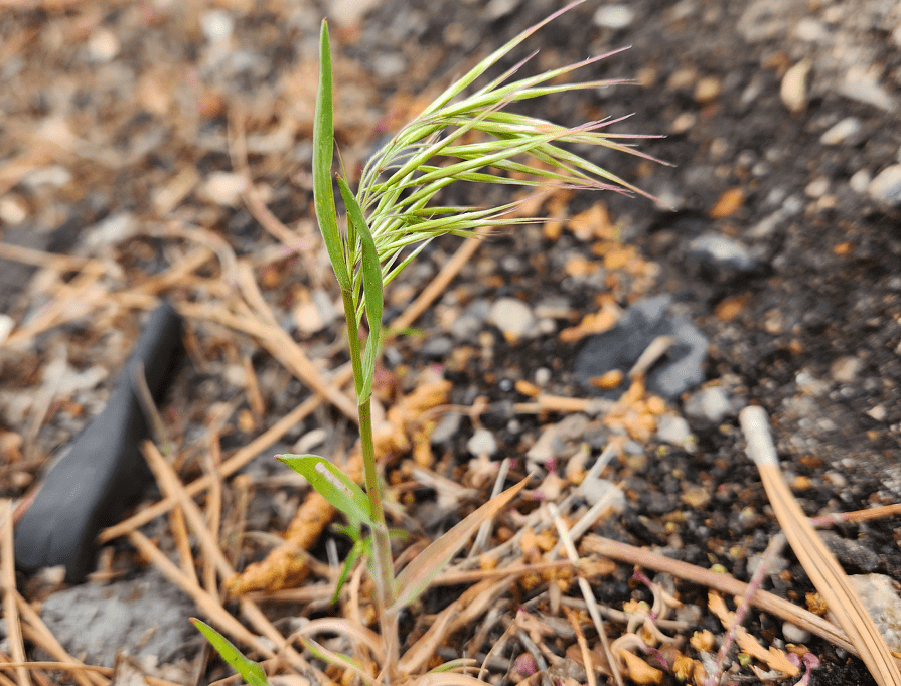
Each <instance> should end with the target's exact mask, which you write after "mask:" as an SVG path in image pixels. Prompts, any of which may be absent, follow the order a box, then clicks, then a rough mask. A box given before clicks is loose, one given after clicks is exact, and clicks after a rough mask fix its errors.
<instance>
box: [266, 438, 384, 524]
mask: <svg viewBox="0 0 901 686" xmlns="http://www.w3.org/2000/svg"><path fill="white" fill-rule="evenodd" d="M276 457H277V459H278V460H279V461H280V462H284V463H285V464H286V465H288V466H289V467H290V468H291V469H293V470H294V471H295V472H297V473H298V474H300V475H301V476H302V477H304V478H305V479H306V480H307V481H309V482H310V485H311V486H312V487H313V488H315V489H316V492H317V493H319V495H321V496H322V497H323V498H325V499H326V500H328V501H329V503H331V505H332V506H333V507H334V508H335V509H336V510H340V511H341V512H343V513H344V514H345V515H347V517H349V518H351V519H353V520H356V521H361V522H363V523H364V524H367V525H370V526H371V525H372V514H371V512H370V510H369V498H367V497H366V494H365V493H363V490H362V489H361V488H360V487H359V486H357V485H356V484H355V483H354V482H353V481H351V480H350V479H349V478H348V477H347V475H346V474H344V472H342V471H341V470H340V469H338V468H337V467H336V466H335V465H333V464H332V463H331V462H329V461H328V460H326V459H325V458H324V457H319V456H318V455H277V456H276Z"/></svg>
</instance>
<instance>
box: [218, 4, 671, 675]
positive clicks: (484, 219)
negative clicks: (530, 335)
mask: <svg viewBox="0 0 901 686" xmlns="http://www.w3.org/2000/svg"><path fill="white" fill-rule="evenodd" d="M581 1H584V0H580V2H581ZM580 2H575V3H572V4H571V5H569V6H567V7H565V8H563V9H562V10H560V11H558V12H556V13H554V14H553V15H551V16H550V17H548V18H547V19H545V20H544V21H542V22H540V23H539V24H537V25H535V26H533V27H531V28H529V29H527V30H526V31H524V32H522V33H520V34H519V35H518V36H516V37H515V38H513V39H512V40H510V41H509V42H508V43H506V44H505V45H504V46H502V47H501V48H499V49H498V50H496V51H495V52H493V53H492V54H490V55H489V56H488V57H486V58H485V59H483V60H482V61H481V62H479V63H478V64H477V65H476V66H475V67H473V68H472V69H471V70H470V71H469V72H467V73H466V74H465V75H464V76H463V77H461V78H460V79H458V80H457V81H455V82H454V83H453V84H452V85H451V86H450V87H449V88H448V89H447V90H446V91H444V93H442V94H441V95H440V96H439V97H438V98H437V99H436V100H435V101H434V102H433V103H432V104H431V105H429V106H428V107H427V108H426V109H425V110H424V111H423V112H422V113H421V114H420V115H419V116H417V117H416V118H415V119H414V120H413V121H412V122H410V123H409V124H407V125H406V126H405V127H403V129H401V131H400V132H399V133H398V134H397V135H396V136H395V137H394V138H393V139H392V140H391V141H390V142H389V143H388V144H387V145H386V146H385V147H384V148H382V150H380V151H379V152H378V153H376V154H375V155H374V156H373V157H372V158H371V159H370V160H369V161H368V162H367V164H366V165H365V167H364V168H363V171H362V175H361V177H360V180H359V183H358V184H357V188H356V191H355V192H354V191H353V189H352V188H351V180H350V179H349V178H348V177H347V176H346V174H344V173H341V174H338V175H337V176H333V169H332V166H333V153H334V141H333V134H334V132H333V127H332V68H331V52H330V48H329V38H328V27H327V24H326V22H325V21H323V23H322V30H321V35H320V55H319V59H320V73H319V88H318V93H317V99H316V110H315V121H314V128H313V138H314V140H313V144H314V151H313V196H314V205H315V210H316V216H317V219H318V221H319V227H320V230H321V232H322V237H323V241H324V243H325V247H326V249H327V251H328V255H329V259H330V261H331V264H332V267H333V269H334V272H335V278H336V280H337V283H338V286H339V287H340V289H341V297H342V301H343V305H344V315H345V320H346V325H347V342H348V347H349V353H350V360H351V364H352V367H353V375H354V388H355V392H356V397H357V404H358V410H359V433H360V447H361V453H362V461H363V473H364V474H363V476H364V483H363V488H361V487H360V486H358V485H357V484H356V483H354V482H353V481H352V480H351V479H350V478H348V477H347V476H346V475H345V474H343V473H342V472H341V471H340V470H339V469H338V468H337V467H335V466H334V465H333V464H332V463H331V462H329V461H328V460H327V459H325V458H323V457H319V456H315V455H281V456H279V459H280V460H281V461H283V462H284V463H285V464H287V465H288V466H290V467H292V468H293V469H294V470H296V471H297V472H299V473H300V474H302V475H303V476H304V477H306V478H307V480H308V481H309V482H310V484H311V485H312V486H313V488H315V489H316V490H317V491H318V492H319V493H321V494H322V495H323V496H324V497H325V498H326V499H327V500H328V501H329V502H330V503H331V504H332V505H333V506H334V507H335V508H336V509H338V510H340V511H341V512H342V513H343V514H344V515H345V516H346V517H347V518H348V521H349V522H350V524H351V528H352V529H355V530H357V531H359V530H360V528H361V525H362V526H363V527H365V528H367V529H368V530H369V532H370V537H369V538H367V539H365V541H361V540H360V539H356V540H355V541H354V543H355V545H354V553H355V556H357V555H359V554H362V556H363V557H364V558H366V561H367V564H368V567H369V570H370V573H371V575H372V578H373V580H374V584H375V589H376V591H375V593H376V598H375V600H376V606H377V608H378V610H379V613H380V625H381V636H380V637H379V640H380V642H381V643H380V649H378V650H374V649H373V642H372V636H371V635H370V634H371V632H369V633H365V632H368V629H365V627H351V626H350V625H349V622H348V623H347V626H344V625H341V624H340V622H342V621H344V620H330V621H329V622H328V623H327V625H325V626H324V630H326V631H329V632H334V631H336V630H338V629H337V627H343V628H342V629H341V630H343V631H345V632H346V633H347V635H348V636H350V637H351V638H353V639H355V640H358V641H363V642H366V645H367V647H368V648H369V650H370V652H372V653H374V654H378V655H380V656H381V660H382V662H383V664H382V670H383V671H382V674H381V675H380V676H379V678H378V679H375V680H373V679H372V677H371V676H368V675H366V674H365V672H364V671H363V670H362V669H360V668H359V665H357V664H356V663H354V662H353V660H351V659H349V658H347V657H344V656H338V655H334V654H330V653H329V652H328V651H327V650H325V648H323V647H322V646H321V645H318V644H316V643H315V642H313V641H312V640H310V639H305V640H304V642H305V645H306V646H307V648H308V649H310V650H311V652H312V654H314V655H316V656H318V657H322V658H325V659H328V660H330V661H333V662H338V663H340V664H342V665H344V666H349V667H351V668H352V669H353V670H354V671H355V673H357V674H358V675H360V676H361V678H363V680H364V681H366V682H367V683H391V682H393V681H396V680H397V679H398V678H399V677H401V676H405V677H407V678H409V677H410V676H412V675H411V674H409V673H408V674H406V675H401V674H400V671H403V667H404V666H405V665H409V664H410V660H406V659H405V658H406V657H407V656H409V655H410V653H407V656H405V658H401V657H400V655H399V647H400V646H399V637H398V623H397V619H398V614H399V612H400V611H401V610H402V609H403V608H405V607H407V606H408V605H410V604H411V603H412V602H413V601H415V600H416V599H417V598H419V597H420V595H421V594H422V593H423V592H424V591H425V590H426V589H427V588H428V586H429V584H430V583H431V582H432V581H433V580H434V578H435V576H436V575H437V574H438V573H439V572H440V571H441V569H442V568H443V567H444V566H445V565H446V564H447V563H448V562H449V561H450V560H451V559H452V558H453V557H454V555H456V554H457V552H458V551H459V550H460V549H461V548H462V547H463V546H464V545H465V544H466V542H467V541H468V540H469V538H470V537H471V536H472V535H473V534H474V533H475V532H476V530H477V529H478V528H479V527H480V526H481V525H482V524H483V523H484V522H486V521H488V520H489V519H491V518H492V517H493V516H494V515H495V514H497V513H498V512H499V511H500V510H501V509H503V508H504V507H506V506H507V504H509V502H510V501H511V500H512V499H513V497H514V496H515V495H516V494H517V493H518V492H519V491H520V490H521V489H522V488H523V486H524V485H525V481H523V482H520V483H519V484H517V485H516V486H514V487H512V488H510V489H508V490H507V491H505V492H504V493H501V494H500V495H499V496H497V497H496V498H493V499H492V500H490V501H489V502H487V503H485V504H484V505H482V506H481V507H480V508H478V509H477V510H476V511H475V512H473V513H472V514H470V515H469V516H468V517H466V518H465V519H464V520H463V521H461V522H460V523H459V524H458V525H457V526H455V527H454V528H452V529H451V530H450V531H448V532H447V533H446V534H444V535H443V536H442V537H441V538H439V539H438V540H436V541H435V542H433V543H432V544H431V545H430V546H429V547H427V548H426V549H425V550H424V551H423V552H421V553H419V554H418V555H417V556H416V557H415V558H414V559H413V561H412V562H410V563H409V564H408V565H407V566H406V567H405V568H404V569H403V570H401V571H400V573H398V574H395V571H394V559H393V557H392V553H391V544H390V540H391V539H390V533H389V530H388V525H387V521H386V518H385V510H384V507H383V505H382V486H381V482H380V476H379V469H378V457H379V456H378V455H376V454H375V451H374V444H373V436H372V421H371V415H370V396H371V393H372V379H373V373H374V370H375V367H376V362H377V360H378V357H379V353H380V349H381V343H382V333H383V331H382V311H383V292H384V287H385V285H387V284H388V283H390V282H391V281H393V280H394V279H395V278H396V277H397V276H398V274H400V273H401V272H402V271H403V269H404V268H405V267H406V266H407V265H409V264H410V262H411V261H412V260H413V259H415V257H416V256H417V254H419V252H420V251H421V250H422V249H423V247H424V246H425V245H426V244H427V243H428V241H430V240H432V239H434V238H436V237H438V236H443V235H445V234H453V235H457V236H468V235H471V234H472V233H474V232H475V230H477V229H479V228H481V227H485V226H493V225H505V226H507V225H515V224H525V223H534V222H538V221H541V219H540V218H537V217H522V216H519V215H518V214H517V213H515V212H514V211H515V210H516V209H517V206H518V204H519V203H521V202H523V201H522V200H520V201H513V202H509V203H506V204H502V205H498V206H494V207H454V206H447V205H442V204H440V203H439V202H436V196H438V194H439V193H440V192H441V191H442V190H443V189H444V188H446V187H447V186H449V185H450V184H453V183H455V182H458V181H462V182H467V183H476V184H478V183H491V184H508V185H515V186H526V187H533V188H535V189H536V192H537V191H538V190H540V189H546V188H549V187H550V188H570V189H589V190H614V191H618V192H622V193H639V194H642V195H647V194H646V193H644V192H643V191H641V190H640V189H638V188H636V187H635V186H633V185H631V184H629V183H627V182H626V181H624V180H623V179H621V178H619V177H618V176H615V175H614V174H611V173H610V172H608V171H607V170H605V169H602V168H601V167H599V166H597V165H595V164H593V163H592V162H590V161H588V160H587V159H585V158H584V157H582V156H580V155H579V154H577V153H575V152H573V151H572V148H574V147H575V148H579V147H584V146H602V147H605V148H609V149H612V150H616V151H620V152H625V153H629V154H632V155H639V156H641V157H645V158H647V159H652V158H649V157H647V156H646V155H644V154H642V153H640V152H638V151H636V150H635V149H633V147H632V145H631V144H630V143H629V142H628V141H630V140H633V139H637V138H647V137H648V136H641V135H634V134H620V133H610V132H607V131H606V129H607V127H609V126H610V125H612V124H615V123H617V122H619V121H621V120H620V119H615V120H611V119H605V120H601V121H594V122H589V123H587V124H583V125H581V126H576V127H572V128H568V127H564V126H559V125H556V124H553V123H550V122H547V121H543V120H541V119H537V118H535V117H530V116H525V115H520V114H515V113H512V112H509V111H508V110H507V107H508V106H510V105H513V104H515V103H519V102H522V101H525V100H530V99H533V98H539V97H544V96H550V95H555V94H558V93H566V92H569V91H575V90H594V89H598V88H603V87H607V86H610V85H613V84H619V83H625V82H626V81H623V80H616V81H611V80H603V81H598V80H595V81H581V82H579V81H575V82H565V83H560V81H561V80H562V79H564V78H566V77H567V76H568V75H569V74H570V73H571V72H573V71H575V70H576V69H578V68H582V67H587V66H589V65H591V64H593V63H594V62H596V61H598V60H601V59H603V58H605V57H608V56H609V55H611V54H614V53H608V54H607V55H601V56H598V57H593V58H590V59H586V60H584V61H582V62H577V63H575V64H571V65H568V66H565V67H561V68H558V69H552V70H549V71H546V72H543V73H541V74H538V75H537V76H530V77H526V78H521V79H518V80H511V79H512V77H513V76H514V74H515V73H516V72H517V70H518V69H519V68H520V67H521V66H522V65H523V64H524V63H525V62H526V61H528V59H530V58H526V59H524V60H522V61H521V62H519V63H518V64H516V65H515V66H513V67H512V68H510V69H508V70H507V71H506V72H504V73H502V74H501V75H500V76H497V77H496V78H494V79H492V80H491V81H489V82H488V83H487V84H485V85H484V86H482V87H481V88H479V89H478V90H476V91H475V92H473V93H471V94H469V95H465V91H466V90H467V89H469V87H470V86H471V85H472V84H473V83H474V82H475V81H476V80H477V79H478V78H479V77H480V76H482V75H483V74H484V73H485V72H486V71H487V70H488V69H489V68H490V67H491V66H492V65H494V64H495V63H497V62H498V61H499V60H500V59H501V58H503V57H504V56H505V55H507V54H508V53H509V52H510V51H511V50H512V49H513V48H514V47H515V46H517V45H518V44H519V43H521V42H522V41H523V40H525V39H526V38H528V37H529V36H530V35H532V34H533V33H534V32H535V31H537V30H538V29H539V28H541V27H542V26H544V25H545V24H546V23H548V22H549V21H551V20H553V19H554V18H556V17H557V16H559V15H560V14H562V13H563V12H566V11H567V10H568V9H571V8H572V7H573V6H575V5H577V4H580ZM532 56H534V53H533V55H532ZM655 161H656V160H655ZM333 182H334V183H335V184H336V185H337V187H338V191H339V193H340V196H341V199H342V201H343V204H344V207H345V209H346V213H347V222H346V229H345V230H344V231H342V230H341V227H339V223H338V211H337V207H336V204H335V196H334V191H333ZM648 197H650V196H648ZM364 320H365V323H366V330H367V332H368V333H367V335H366V338H365V344H364V345H363V346H362V350H361V344H360V336H359V333H358V332H359V330H360V328H361V326H362V324H363V321H364ZM311 624H315V622H314V623H311ZM203 630H204V634H205V635H206V636H207V637H208V638H211V637H213V638H215V637H218V638H216V640H215V641H214V646H215V647H216V648H217V650H219V651H220V652H221V653H222V655H223V657H224V658H225V659H226V660H227V661H228V662H229V663H230V664H232V665H233V666H234V667H235V668H236V669H237V670H238V671H239V673H240V674H241V675H242V676H243V677H244V678H245V680H247V681H248V682H249V683H252V684H255V685H257V684H260V683H261V679H263V681H265V679H264V678H263V676H262V670H261V669H259V668H258V667H256V666H255V665H254V664H253V663H251V662H249V661H247V660H246V659H245V658H244V657H243V656H242V655H241V654H240V652H238V650H237V649H236V648H235V647H234V646H233V645H231V644H230V643H229V642H228V641H227V640H226V639H224V638H223V637H221V636H218V634H216V633H215V632H213V630H212V629H210V628H209V627H206V626H205V625H204V626H203ZM305 633H308V634H312V633H313V630H311V631H309V632H305ZM213 638H211V640H213ZM410 652H411V653H412V652H413V651H412V650H411V651H410ZM433 676H434V675H433ZM445 676H450V675H445ZM458 676H460V677H461V681H460V682H459V683H473V681H474V680H473V679H472V677H466V679H463V677H462V675H458ZM466 680H468V681H466Z"/></svg>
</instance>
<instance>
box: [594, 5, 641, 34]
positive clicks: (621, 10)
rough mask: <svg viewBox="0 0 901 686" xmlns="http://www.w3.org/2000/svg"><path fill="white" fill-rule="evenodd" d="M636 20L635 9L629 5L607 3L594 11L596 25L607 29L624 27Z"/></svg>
mask: <svg viewBox="0 0 901 686" xmlns="http://www.w3.org/2000/svg"><path fill="white" fill-rule="evenodd" d="M634 20H635V10H633V9H632V8H630V7H629V6H628V5H605V6H604V7H601V9H599V10H598V11H597V12H595V13H594V25H595V26H602V27H604V28H607V29H624V28H626V27H627V26H628V25H629V24H631V23H632V22H633V21H634Z"/></svg>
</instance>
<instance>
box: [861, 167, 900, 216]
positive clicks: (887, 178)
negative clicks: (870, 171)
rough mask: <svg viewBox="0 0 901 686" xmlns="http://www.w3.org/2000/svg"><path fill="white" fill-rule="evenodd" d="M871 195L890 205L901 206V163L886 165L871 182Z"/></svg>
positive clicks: (869, 189)
mask: <svg viewBox="0 0 901 686" xmlns="http://www.w3.org/2000/svg"><path fill="white" fill-rule="evenodd" d="M867 190H868V191H869V193H870V196H871V197H872V198H873V199H874V200H877V201H879V202H880V203H883V204H885V205H888V206H890V207H899V206H901V164H893V165H892V166H890V167H886V168H885V169H883V170H882V171H881V172H879V174H877V175H876V178H875V179H873V180H872V181H871V182H870V185H869V186H868V189H867Z"/></svg>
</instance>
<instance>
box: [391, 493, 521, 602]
mask: <svg viewBox="0 0 901 686" xmlns="http://www.w3.org/2000/svg"><path fill="white" fill-rule="evenodd" d="M530 478H531V477H526V478H525V479H523V480H522V481H520V482H519V483H518V484H516V485H515V486H513V487H512V488H508V489H507V490H506V491H504V492H503V493H501V494H500V495H498V496H495V497H494V498H492V499H491V500H489V501H488V502H487V503H485V504H484V505H482V506H481V507H480V508H479V509H478V510H476V511H475V512H473V513H472V514H470V515H469V516H468V517H466V518H465V519H464V520H463V521H462V522H460V523H459V524H457V525H456V526H455V527H453V528H452V529H451V530H450V531H448V532H447V533H445V534H444V535H443V536H441V538H439V539H438V540H436V541H434V542H432V543H431V544H430V545H429V546H428V547H427V548H426V549H425V550H423V551H422V552H421V553H419V555H417V556H416V557H414V558H413V561H412V562H411V563H410V564H408V565H407V566H406V567H404V569H403V571H402V572H401V573H400V574H398V575H397V580H396V582H395V583H396V588H397V601H396V602H395V604H394V608H393V609H395V610H400V609H403V608H404V607H406V606H407V605H409V604H410V603H412V602H413V601H414V600H416V599H417V598H418V597H419V596H420V595H422V594H423V592H425V590H426V589H427V588H428V587H429V584H431V583H432V580H433V579H434V578H435V577H436V576H437V575H438V573H439V572H440V571H441V570H442V569H444V567H445V565H447V563H448V562H450V561H451V559H452V558H453V557H454V555H456V554H457V552H458V551H459V550H460V548H462V547H463V546H464V545H465V544H466V541H468V540H469V538H470V536H472V535H473V534H474V533H475V532H476V530H478V528H479V527H480V526H482V524H483V523H484V522H487V521H488V520H490V519H491V518H492V517H494V515H496V514H497V513H498V512H500V511H501V510H502V509H503V508H505V507H506V506H507V505H508V504H509V503H510V501H511V500H513V498H514V497H515V496H516V495H517V494H518V493H519V492H520V491H521V490H522V489H523V488H525V486H526V484H527V483H528V482H529V479H530Z"/></svg>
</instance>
